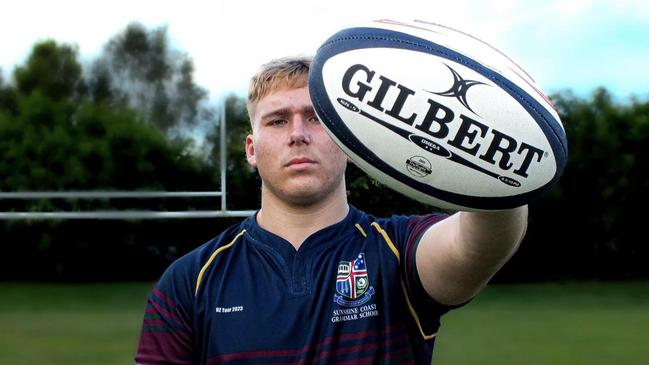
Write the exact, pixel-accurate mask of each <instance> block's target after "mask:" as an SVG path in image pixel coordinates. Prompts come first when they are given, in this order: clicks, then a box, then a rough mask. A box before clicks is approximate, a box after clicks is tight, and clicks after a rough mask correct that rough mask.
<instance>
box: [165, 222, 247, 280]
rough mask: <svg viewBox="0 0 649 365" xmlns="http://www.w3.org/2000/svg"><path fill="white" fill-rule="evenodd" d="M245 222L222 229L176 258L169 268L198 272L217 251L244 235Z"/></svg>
mask: <svg viewBox="0 0 649 365" xmlns="http://www.w3.org/2000/svg"><path fill="white" fill-rule="evenodd" d="M244 223H245V220H244V221H242V222H239V223H237V224H234V225H232V226H230V227H228V228H226V229H225V230H223V231H221V233H220V234H218V235H217V236H216V237H214V238H212V239H210V240H209V241H207V242H205V243H203V244H202V245H200V246H198V247H196V248H194V249H193V250H191V251H189V252H188V253H186V254H185V255H183V256H181V257H180V258H178V259H177V260H175V261H174V262H173V263H172V264H171V265H170V267H169V269H170V270H172V271H175V272H178V271H181V272H185V273H193V274H197V273H198V271H199V270H200V269H201V268H202V267H203V266H204V265H205V264H206V263H207V262H208V261H209V260H210V257H212V256H213V255H214V253H215V252H219V250H224V249H226V248H228V247H229V246H231V245H233V244H234V243H235V242H236V241H237V240H238V239H239V238H240V237H241V236H242V235H243V233H244V232H245V224H244Z"/></svg>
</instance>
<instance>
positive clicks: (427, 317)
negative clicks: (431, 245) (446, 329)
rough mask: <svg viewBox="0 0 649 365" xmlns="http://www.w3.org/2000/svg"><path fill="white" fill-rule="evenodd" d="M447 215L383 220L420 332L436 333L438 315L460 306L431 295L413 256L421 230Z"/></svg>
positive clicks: (438, 323) (421, 233)
mask: <svg viewBox="0 0 649 365" xmlns="http://www.w3.org/2000/svg"><path fill="white" fill-rule="evenodd" d="M447 217H448V215H447V214H441V213H440V214H430V215H421V216H393V217H391V218H389V219H387V221H385V222H384V224H385V226H386V233H387V235H388V237H389V238H390V239H391V240H392V241H393V244H394V245H395V247H396V249H397V250H398V252H399V256H400V259H399V264H400V270H401V272H400V275H401V278H402V280H403V287H404V291H405V295H406V296H407V299H408V301H409V306H410V307H411V308H409V309H410V310H413V311H414V312H415V313H414V314H415V315H416V317H417V318H416V319H417V320H418V322H419V323H418V324H419V326H420V329H421V331H422V332H423V335H430V334H433V333H436V332H437V330H438V328H439V325H440V317H441V316H442V315H444V314H445V313H447V312H448V311H449V310H451V309H454V308H457V307H460V306H461V305H460V306H448V305H444V304H441V303H439V302H437V301H435V300H434V299H433V298H431V297H430V296H429V295H428V293H427V292H426V290H425V289H424V286H423V284H422V282H421V279H420V278H419V274H418V272H417V263H416V255H415V253H416V252H417V247H418V245H419V241H420V239H421V237H422V236H423V234H424V232H426V230H427V229H428V228H430V227H431V226H433V225H434V224H437V223H438V222H440V221H442V220H444V219H446V218H447Z"/></svg>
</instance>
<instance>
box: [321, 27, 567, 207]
mask: <svg viewBox="0 0 649 365" xmlns="http://www.w3.org/2000/svg"><path fill="white" fill-rule="evenodd" d="M309 92H310V95H311V99H312V102H313V106H314V109H315V111H316V113H317V114H318V117H319V118H320V120H321V122H322V123H323V125H324V127H325V128H326V130H327V131H328V133H329V134H330V136H331V137H332V139H333V140H334V141H335V142H336V143H337V144H338V145H339V146H340V147H341V148H342V150H343V151H344V152H345V153H346V154H347V155H348V156H349V157H350V158H351V159H352V160H353V161H354V163H355V164H356V165H358V166H359V167H360V168H361V169H363V170H364V171H365V172H367V173H368V174H369V175H370V176H372V177H374V178H375V179H377V180H378V181H379V182H381V183H383V184H385V185H387V186H388V187H390V188H392V189H394V190H396V191H398V192H401V193H403V194H405V195H407V196H409V197H411V198H413V199H415V200H418V201H421V202H424V203H427V204H431V205H434V206H437V207H440V208H446V209H454V210H501V209H507V208H513V207H516V206H521V205H524V204H526V203H527V202H528V201H530V200H531V199H533V198H534V197H536V196H538V195H539V194H541V193H542V192H544V191H546V190H548V189H549V188H550V187H552V186H553V185H554V184H555V183H556V182H557V180H558V179H559V177H560V175H561V173H562V171H563V168H564V166H565V164H566V158H567V153H568V151H567V142H566V135H565V131H564V129H563V126H562V125H561V121H560V119H559V116H558V114H557V112H556V111H555V110H554V107H553V105H552V103H551V102H550V100H549V99H548V98H547V97H546V96H545V95H544V94H543V93H542V92H540V91H539V89H538V87H537V86H536V84H535V82H534V81H533V80H532V78H531V77H530V76H529V75H528V74H527V73H525V71H523V70H522V69H521V68H520V67H519V66H518V65H516V64H515V63H514V62H513V61H512V60H511V59H509V58H508V57H507V56H505V55H504V54H503V53H501V52H499V51H498V50H497V49H495V48H493V47H491V46H490V45H488V44H486V43H484V42H482V41H480V40H478V39H477V38H474V37H472V36H470V35H468V34H466V33H464V32H461V31H458V30H455V29H452V28H450V27H446V26H442V25H439V24H434V23H429V22H424V21H417V20H415V21H407V22H400V21H393V20H378V21H374V22H371V23H369V24H367V25H363V26H358V27H352V28H348V29H344V30H342V31H340V32H338V33H336V34H334V35H333V36H332V37H330V38H329V39H328V40H327V41H325V42H324V43H323V44H322V45H321V46H320V47H319V49H318V51H317V53H316V55H315V57H314V60H313V64H312V65H311V70H310V71H309Z"/></svg>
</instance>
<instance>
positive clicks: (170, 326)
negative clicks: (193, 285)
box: [135, 272, 194, 365]
mask: <svg viewBox="0 0 649 365" xmlns="http://www.w3.org/2000/svg"><path fill="white" fill-rule="evenodd" d="M179 284H180V285H179ZM184 287H185V285H182V284H181V282H178V281H176V282H174V280H173V278H172V275H169V272H167V273H165V275H163V277H162V278H161V279H160V282H159V283H158V284H157V285H156V286H155V287H154V288H153V290H152V291H151V293H150V295H149V298H148V300H147V307H146V311H145V314H144V322H143V323H142V332H141V334H140V342H139V345H138V349H137V354H136V356H135V363H136V364H141V365H158V364H179V365H180V364H193V358H194V354H193V345H192V344H193V340H192V338H193V334H192V326H191V323H192V321H191V315H190V314H189V312H188V311H187V309H186V307H187V298H184V297H187V296H188V295H187V294H189V295H190V296H191V292H190V293H186V292H187V290H186V289H185V288H184Z"/></svg>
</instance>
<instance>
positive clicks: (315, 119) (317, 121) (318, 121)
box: [309, 115, 320, 123]
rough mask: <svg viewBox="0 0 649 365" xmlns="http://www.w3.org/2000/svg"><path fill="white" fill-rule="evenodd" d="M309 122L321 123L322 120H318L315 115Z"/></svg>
mask: <svg viewBox="0 0 649 365" xmlns="http://www.w3.org/2000/svg"><path fill="white" fill-rule="evenodd" d="M309 122H313V123H320V119H318V116H317V115H314V116H312V117H311V118H309Z"/></svg>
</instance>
